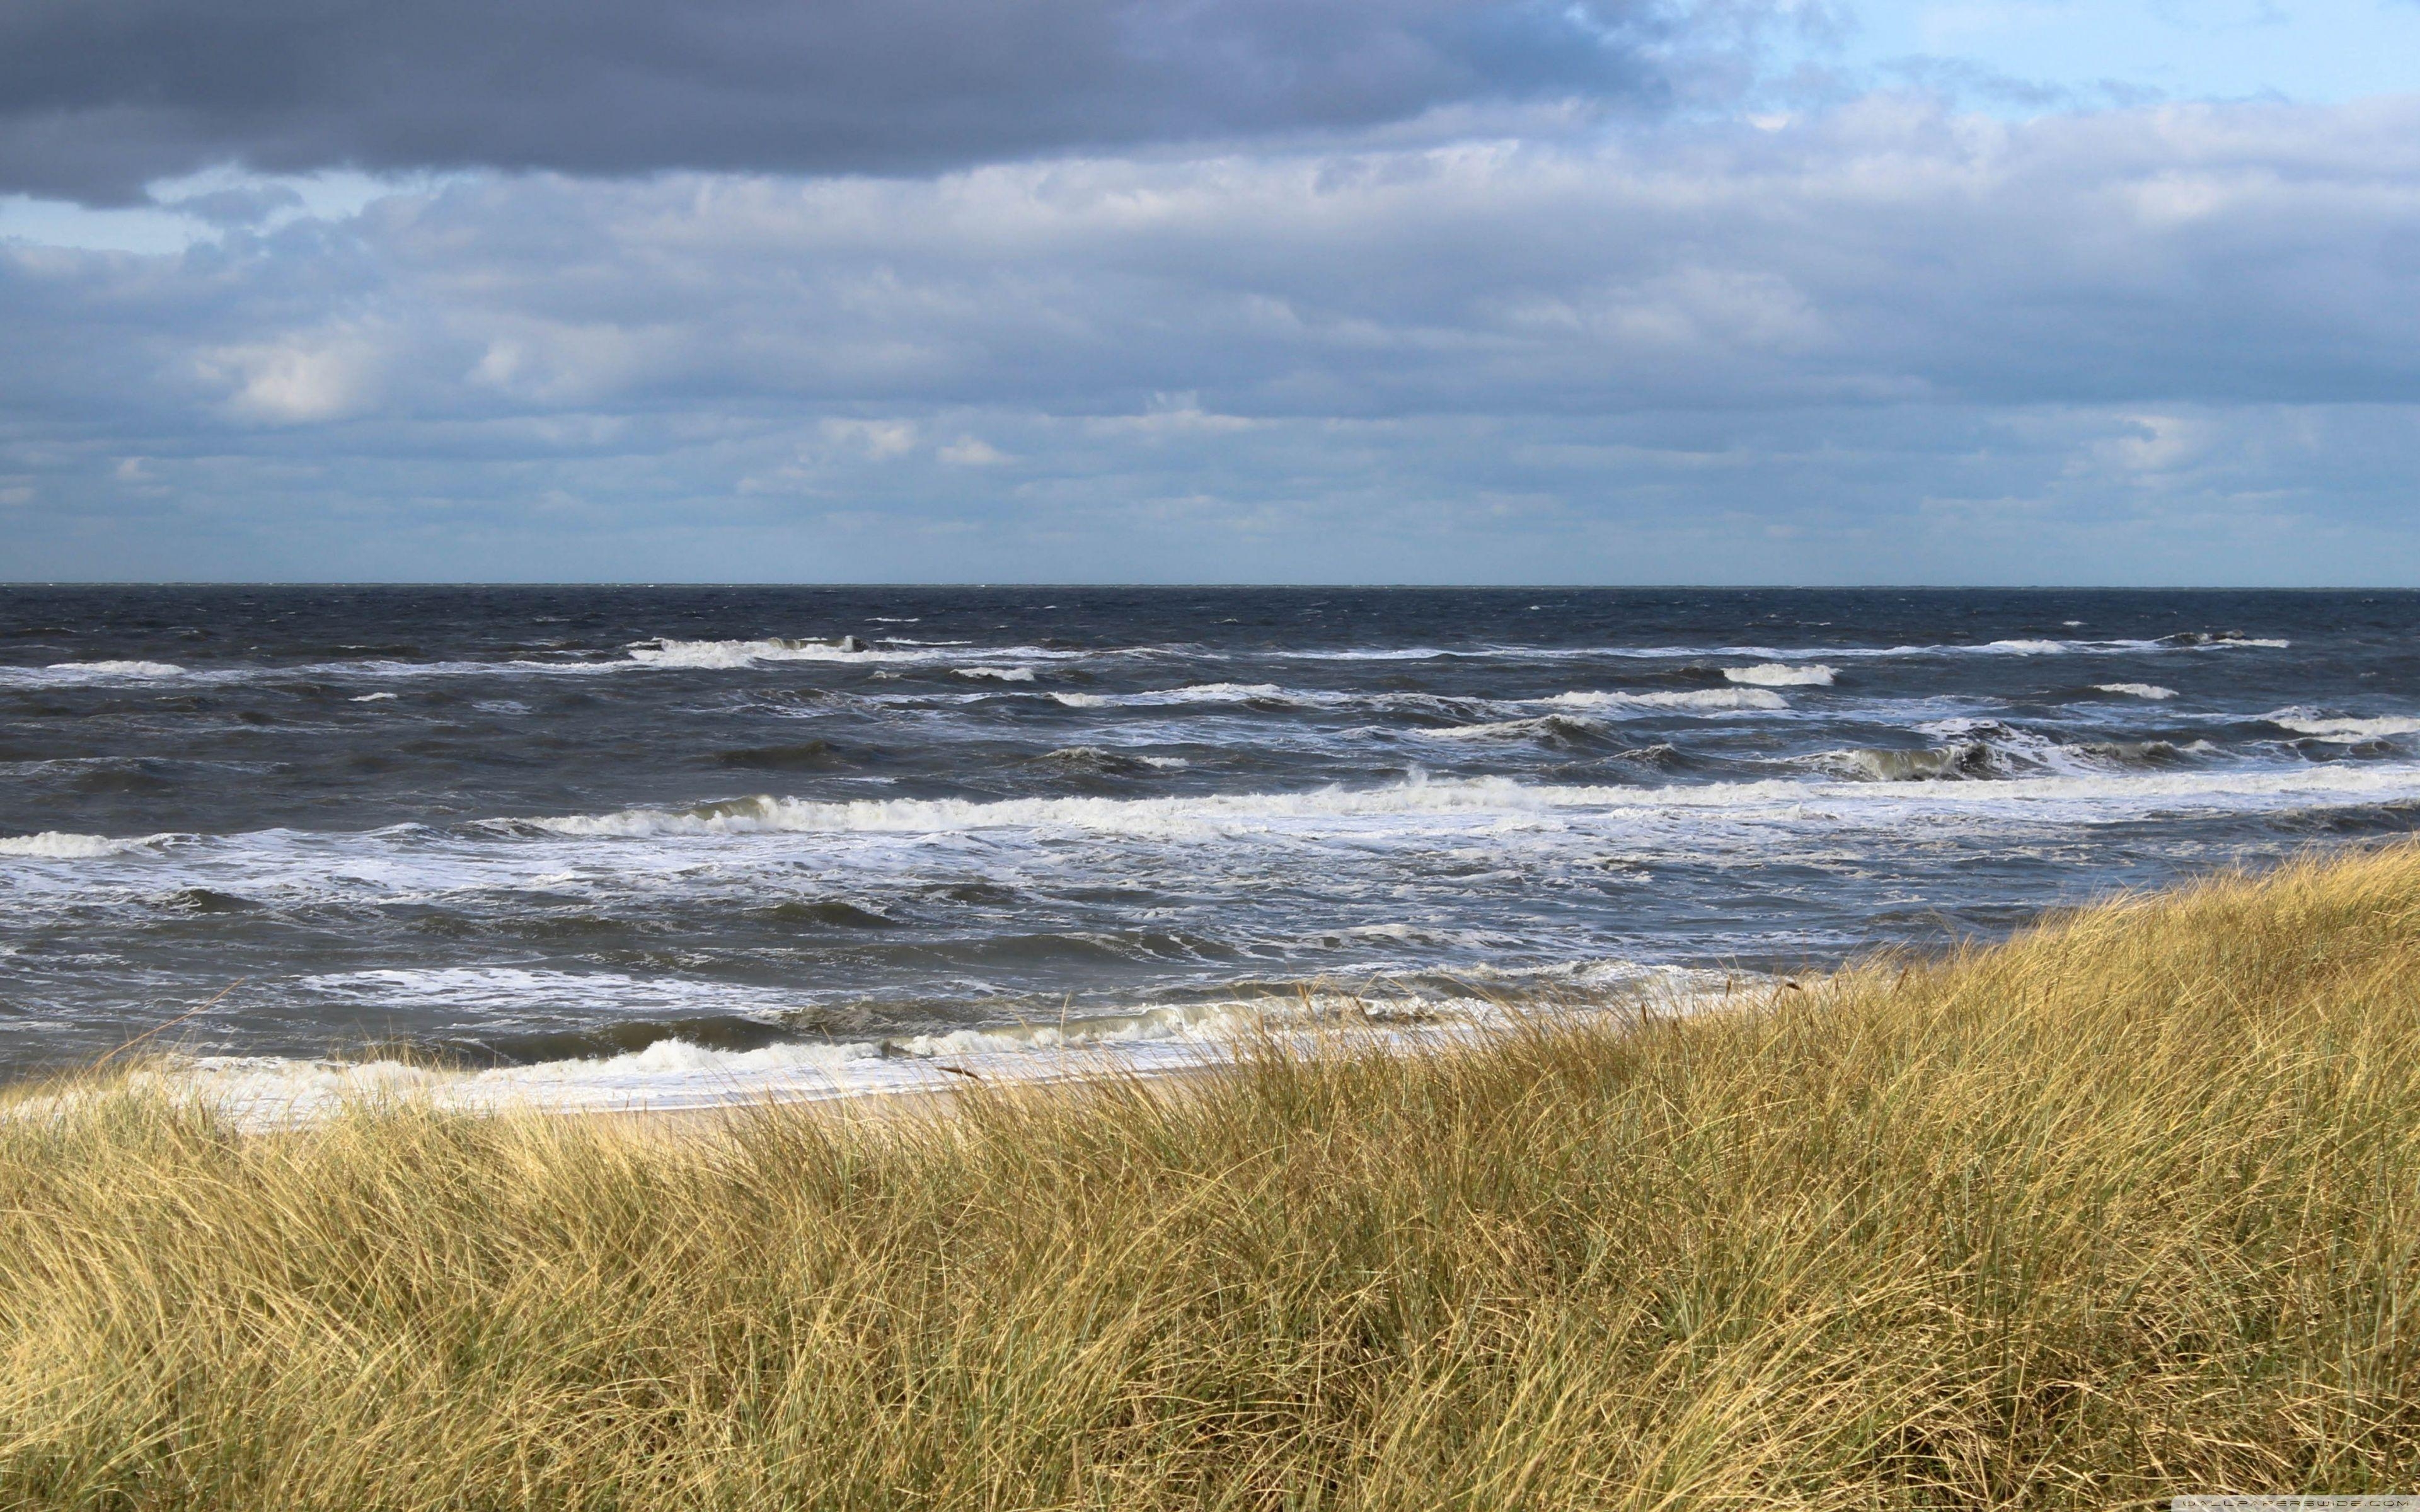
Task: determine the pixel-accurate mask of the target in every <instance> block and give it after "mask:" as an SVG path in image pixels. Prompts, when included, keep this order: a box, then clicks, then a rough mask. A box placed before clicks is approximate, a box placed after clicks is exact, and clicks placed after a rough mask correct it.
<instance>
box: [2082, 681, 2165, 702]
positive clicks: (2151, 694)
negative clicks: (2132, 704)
mask: <svg viewBox="0 0 2420 1512" xmlns="http://www.w3.org/2000/svg"><path fill="white" fill-rule="evenodd" d="M2092 686H2093V687H2094V688H2095V689H2097V690H2098V691H2100V692H2103V693H2123V694H2125V695H2126V696H2127V697H2128V698H2137V699H2151V700H2154V701H2157V700H2161V699H2172V698H2175V697H2176V696H2177V690H2176V689H2175V688H2173V687H2161V686H2160V685H2159V684H2157V683H2095V684H2093V685H2092Z"/></svg>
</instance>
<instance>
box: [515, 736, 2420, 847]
mask: <svg viewBox="0 0 2420 1512" xmlns="http://www.w3.org/2000/svg"><path fill="white" fill-rule="evenodd" d="M1961 744H1972V745H1982V744H1983V743H1982V742H1979V741H1976V742H1964V743H1961ZM1986 749H1987V750H1988V749H1989V748H1988V747H1986ZM1902 754H1909V753H1902ZM1944 760H1947V758H1945V759H1944ZM1952 789H1959V790H1962V791H1957V792H1953V791H1951V790H1952ZM1861 790H1863V791H1861ZM1870 792H1871V783H1870V779H1869V780H1868V781H1856V780H1851V781H1848V782H1840V783H1826V782H1822V781H1808V780H1806V779H1787V778H1770V779H1760V780H1755V781H1742V782H1703V783H1675V784H1671V785H1668V786H1663V787H1629V786H1606V785H1576V784H1558V783H1531V782H1521V781H1516V780H1513V779H1510V778H1502V777H1476V778H1428V777H1416V778H1414V779H1409V780H1406V781H1403V782H1398V783H1395V784H1392V785H1389V786H1386V787H1373V788H1346V787H1325V788H1318V789H1314V790H1311V791H1309V792H1303V793H1239V794H1224V795H1190V796H1185V797H1160V798H1107V797H1052V798H1000V799H988V800H979V799H962V798H891V799H873V798H865V799H857V800H854V801H846V802H815V801H811V800H807V799H799V798H784V797H774V796H771V795H758V796H754V797H746V798H735V799H730V800H727V801H724V802H720V803H709V804H701V805H698V806H696V807H693V808H689V809H626V810H618V811H615V812H612V813H604V814H594V815H568V816H562V817H551V818H535V819H517V820H506V821H491V822H490V823H491V824H500V825H504V826H506V827H507V828H509V829H510V830H512V831H513V832H518V833H531V834H537V835H561V836H567V837H597V838H617V839H638V838H649V837H658V836H666V837H680V836H693V837H716V836H746V835H775V834H794V835H809V834H923V835H930V834H943V833H966V832H971V831H981V830H992V829H1043V830H1062V831H1078V832H1089V833H1094V834H1100V835H1108V836H1121V837H1131V838H1139V839H1164V840H1194V839H1204V838H1215V837H1218V836H1221V835H1232V836H1240V835H1248V834H1285V833H1301V834H1306V835H1311V834H1319V833H1326V832H1327V831H1329V830H1330V828H1331V827H1332V826H1335V825H1343V826H1344V827H1347V828H1355V829H1357V828H1360V827H1363V825H1362V824H1361V822H1366V821H1371V820H1381V819H1389V818H1399V817H1402V818H1419V817H1437V818H1451V819H1460V818H1481V819H1505V818H1517V817H1520V816H1525V815H1526V816H1551V815H1555V814H1558V813H1568V814H1573V815H1578V814H1581V813H1585V812H1587V811H1590V810H1595V811H1608V810H1612V811H1622V812H1633V813H1643V812H1649V811H1682V810H1742V809H1758V808H1772V807H1781V808H1787V809H1796V808H1799V807H1800V806H1803V805H1805V804H1807V803H1810V802H1819V801H1823V802H1832V801H1837V802H1854V801H1857V800H1858V799H1860V798H1861V797H1863V796H1866V795H1868V794H1869V793H1870ZM2403 794H2420V769H2414V768H2412V767H2409V766H2403V765H2392V766H2373V765H2369V764H2359V765H2353V766H2347V765H2344V764H2334V763H2330V764H2312V765H2309V766H2303V767H2295V768H2292V769H2288V770H2283V771H2280V770H2273V769H2272V770H2237V771H2196V772H2157V773H2138V772H2125V773H2110V772H2107V771H2106V770H2101V771H2093V770H2088V769H2079V770H2072V771H2052V772H2043V771H2039V770H2037V771H2035V772H2032V773H2026V774H2023V775H2017V776H2010V777H2006V778H2003V779H1999V780H1995V781H1989V782H1970V783H1957V784H1950V785H1948V786H1947V787H1943V788H1941V789H1940V790H1939V791H1938V792H1937V793H1936V795H1935V799H1934V801H1950V802H1955V803H1957V804H1959V805H1960V806H1962V807H1965V806H1971V805H1976V804H1984V805H1992V804H2006V805H2010V806H2023V805H2027V804H2035V803H2042V802H2081V803H2087V804H2091V803H2102V802H2108V803H2117V804H2124V803H2127V802H2133V801H2144V802H2167V801H2187V802H2190V801H2193V800H2196V799H2198V800H2208V801H2220V800H2226V799H2232V798H2241V799H2247V800H2254V801H2255V802H2256V803H2259V802H2265V801H2266V800H2271V799H2277V798H2292V797H2299V796H2311V797H2319V798H2324V797H2329V796H2333V795H2360V796H2376V795H2403Z"/></svg>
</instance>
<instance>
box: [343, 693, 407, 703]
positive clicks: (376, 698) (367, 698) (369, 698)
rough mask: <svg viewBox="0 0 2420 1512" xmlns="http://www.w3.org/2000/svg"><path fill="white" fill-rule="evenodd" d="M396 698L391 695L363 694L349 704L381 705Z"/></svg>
mask: <svg viewBox="0 0 2420 1512" xmlns="http://www.w3.org/2000/svg"><path fill="white" fill-rule="evenodd" d="M395 697H396V695H395V694H393V693H364V694H363V695H362V696H361V697H359V698H356V699H353V700H351V701H350V702H355V703H382V702H386V701H387V700H389V699H392V698H395Z"/></svg>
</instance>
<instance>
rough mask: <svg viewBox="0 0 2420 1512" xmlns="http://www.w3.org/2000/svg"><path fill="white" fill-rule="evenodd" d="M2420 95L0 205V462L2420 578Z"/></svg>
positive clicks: (1470, 563)
mask: <svg viewBox="0 0 2420 1512" xmlns="http://www.w3.org/2000/svg"><path fill="white" fill-rule="evenodd" d="M2415 144H2420V101H2411V100H2404V101H2392V100H2389V101H2372V102H2368V103H2363V104H2354V105H2347V106H2338V107H2298V106H2290V105H2285V104H2277V103H2247V104H2231V105H2195V106H2162V107H2156V108H2137V109H2131V110H2124V111H2103V112H2098V113H2092V114H2086V115H2078V116H2054V117H2047V118H2043V119H2040V120H2035V121H2029V122H2022V123H2009V122H2001V121H1993V120H1990V119H1985V118H1979V117H1975V116H1962V115H1958V114H1954V113H1950V112H1947V111H1946V110H1944V109H1942V108H1941V107H1939V106H1938V105H1937V104H1930V103H1926V102H1924V101H1922V100H1910V99H1900V98H1891V97H1877V98H1873V99H1869V100H1864V101H1862V102H1859V103H1856V104H1854V105H1852V106H1848V107H1843V108H1840V109H1837V110H1832V111H1827V112H1821V113H1816V114H1811V115H1806V116H1797V117H1792V118H1788V119H1775V120H1767V121H1765V122H1764V123H1763V124H1761V125H1750V124H1745V123H1725V122H1719V121H1715V122H1703V121H1686V120H1683V121H1672V122H1668V123H1666V124H1663V125H1661V126H1657V127H1655V128H1653V129H1652V130H1645V129H1639V130H1629V131H1621V132H1609V133H1600V134H1595V135H1589V136H1582V137H1579V138H1575V139H1567V140H1559V141H1555V142H1550V143H1541V142H1534V141H1522V140H1517V139H1472V140H1467V141H1460V142H1453V143H1448V144H1442V145H1439V144H1424V145H1417V146H1412V145H1405V146H1398V147H1366V146H1365V147H1357V148H1355V149H1352V150H1320V149H1313V148H1310V147H1295V148H1294V149H1291V150H1286V151H1276V150H1270V149H1262V150H1255V151H1249V152H1246V151H1241V150H1222V151H1217V152H1206V153H1189V154H1167V155H1162V154H1157V153H1154V154H1150V155H1100V156H1092V157H1075V158H1061V159H1056V160H1052V161H1048V162H1030V163H1008V164H997V165H991V166H985V167H980V168H975V169H969V170H965V171H961V172H956V173H951V174H946V175H941V176H939V177H931V178H923V179H873V178H861V177H845V178H805V179H802V178H798V177H787V176H779V175H765V174H752V175H733V174H703V173H691V174H676V175H663V176H658V177H652V178H647V179H644V180H595V179H585V178H579V177H563V176H556V175H531V176H517V177H504V176H483V177H473V178H469V179H465V180H462V181H458V182H451V183H445V184H440V185H436V186H433V187H429V188H427V189H424V190H419V191H415V192H412V193H397V194H393V195H390V196H388V197H386V198H383V199H380V200H379V201H377V202H375V203H373V204H371V205H369V206H368V207H367V208H365V209H363V210H362V211H361V212H360V213H359V214H357V215H352V216H349V217H342V218H334V219H322V218H309V217H306V218H303V219H300V220H295V221H292V222H290V223H284V224H278V225H277V226H275V227H274V228H272V229H269V230H251V229H245V228H242V227H237V228H233V229H230V230H228V231H226V232H225V233H224V234H222V235H221V236H219V237H218V238H216V239H212V240H209V241H207V242H204V243H202V244H198V245H196V246H194V248H192V249H191V250H189V251H187V252H185V253H183V254H182V255H176V256H137V255H126V254H106V253H77V252H70V251H67V250H62V249H56V248H41V247H35V246H29V245H23V244H19V245H13V246H10V245H0V347H6V348H7V349H8V350H9V351H10V352H11V353H12V354H17V355H16V356H15V357H14V360H12V362H11V363H9V364H5V365H0V478H5V479H6V480H8V485H7V486H8V487H10V488H11V489H24V490H29V492H28V493H27V495H26V499H27V501H26V502H23V503H20V504H18V505H17V506H15V509H14V514H13V516H12V547H13V548H14V550H15V551H16V552H17V553H18V560H19V562H20V563H23V565H22V566H21V567H19V568H17V569H15V570H20V571H24V572H39V573H44V574H50V575H59V574H70V575H72V574H75V573H77V572H80V571H92V570H96V569H97V568H106V569H107V570H108V571H109V572H110V573H112V574H115V573H119V572H135V573H137V574H138V575H139V573H140V572H141V571H142V570H144V569H143V568H142V567H141V566H140V565H139V564H138V563H136V561H135V558H136V556H138V555H139V553H140V552H141V551H143V550H151V549H155V548H156V549H157V550H158V551H159V552H160V553H162V561H163V563H168V565H166V566H163V567H157V568H154V569H152V570H155V571H166V572H169V573H170V574H172V575H194V574H197V573H198V574H205V575H207V573H208V572H210V571H218V570H222V569H218V568H213V567H211V566H210V563H211V562H213V561H218V562H224V563H225V567H224V569H223V570H224V571H225V573H226V574H227V575H234V576H244V575H256V574H258V573H261V572H271V571H278V570H290V571H293V572H298V573H301V574H302V575H304V576H318V577H331V576H334V577H343V576H358V575H368V576H397V575H400V576H421V577H430V576H436V577H444V576H458V575H461V574H462V573H464V572H475V573H478V574H481V575H489V576H513V575H517V574H516V573H515V572H514V571H511V570H506V568H507V567H508V566H509V565H511V564H516V563H525V564H526V570H525V571H521V572H520V573H519V574H518V575H522V576H535V577H547V576H557V577H561V576H582V575H590V574H601V575H604V576H644V577H674V576H701V577H718V576H720V577H733V576H737V577H762V576H768V575H769V576H782V575H786V574H798V575H803V576H810V577H815V576H825V577H829V576H841V577H859V578H884V577H930V576H935V575H940V576H953V575H964V576H974V577H984V578H1007V577H1014V576H1033V577H1049V576H1053V575H1054V573H1055V574H1056V575H1058V576H1106V577H1152V576H1167V575H1171V571H1172V572H1173V575H1176V576H1192V577H1200V576H1213V577H1233V578H1251V577H1268V576H1296V577H1326V578H1331V579H1332V578H1341V577H1371V576H1378V577H1393V578H1422V577H1455V576H1479V577H1509V578H1525V577H1526V578H1531V579H1538V578H1565V579H1567V578H1572V577H1590V578H1607V577H1610V578H1629V579H1634V580H1636V579H1641V578H1646V579H1661V580H1676V579H1706V580H1717V579H1720V580H1740V579H1760V578H1761V579H1776V578H1781V579H1834V580H1838V579H1843V578H1846V579H1859V578H1864V579H1876V578H1883V579H1902V580H1904V579H1911V578H1916V579H1922V578H1931V579H1958V578H1967V579H1975V578H1983V579H1998V580H2007V579H2009V578H2011V577H2014V578H2020V579H2023V578H2036V579H2065V580H2077V579H2095V578H2098V579H2108V578H2111V577H2118V578H2136V579H2155V580H2178V579H2193V578H2196V577H2198V578H2201V579H2205V580H2208V579H2213V578H2216V579H2228V578H2233V579H2271V580H2280V579H2282V580H2314V579H2326V578H2327V577H2329V576H2330V575H2331V570H2332V569H2331V565H2330V564H2331V563H2334V564H2335V565H2334V568H2333V573H2334V575H2335V576H2338V577H2341V576H2343V575H2344V572H2345V566H2344V564H2345V563H2358V564H2359V565H2360V567H2361V571H2362V574H2363V575H2375V574H2387V575H2401V576H2403V577H2406V578H2413V577H2420V537H2415V532H2414V528H2413V526H2412V523H2411V517H2410V508H2409V500H2408V495H2407V490H2406V485H2405V483H2404V480H2405V479H2406V478H2408V477H2409V475H2410V472H2411V464H2412V458H2413V457H2414V455H2420V418H2416V417H2420V306H2415V305H2414V304H2413V302H2412V301H2411V300H2410V298H2409V297H2408V295H2409V290H2410V287H2411V286H2412V280H2413V279H2414V278H2415V277H2420V146H2415ZM127 456H140V457H143V458H145V459H146V460H145V462H144V464H143V467H144V471H145V473H146V475H147V480H148V481H147V482H145V484H144V485H143V486H142V487H140V488H138V487H136V486H134V485H133V484H132V482H130V481H128V480H124V479H118V478H115V477H113V476H111V470H112V469H113V468H114V467H115V466H116V462H117V460H118V459H120V458H123V457H127ZM97 530H103V531H105V533H107V534H110V535H112V536H114V537H115V538H116V539H118V540H120V541H133V542H136V543H138V544H137V546H136V547H135V548H132V549H131V550H130V549H129V548H125V547H123V546H120V547H118V548H115V549H114V550H113V551H110V552H101V551H99V550H97V549H96V548H93V547H92V546H91V545H90V544H89V543H90V541H91V540H92V539H93V534H92V532H95V531H97ZM79 543H84V544H79ZM212 543H218V544H217V545H213V544H212ZM936 543H941V544H938V545H937V544H936ZM213 550H217V551H220V552H222V553H223V554H222V555H221V556H220V557H217V558H213V557H211V556H210V552H211V551H213ZM245 563H251V565H250V566H249V567H247V566H246V565H244V564H245ZM281 563H293V564H296V565H292V566H290V567H281V566H280V564H281ZM1052 563H1058V566H1057V567H1055V568H1054V567H1053V565H1052ZM1171 563H1172V564H1174V566H1173V567H1172V568H1171V566H1169V565H1168V564H1171ZM500 564H502V565H500Z"/></svg>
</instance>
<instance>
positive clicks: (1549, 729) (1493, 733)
mask: <svg viewBox="0 0 2420 1512" xmlns="http://www.w3.org/2000/svg"><path fill="white" fill-rule="evenodd" d="M1597 729H1598V726H1597V724H1596V722H1595V721H1594V720H1592V719H1586V718H1579V717H1574V716H1572V715H1567V714H1549V715H1546V716H1544V717H1541V718H1536V719H1497V720H1495V721H1492V722H1490V723H1486V724H1456V725H1447V726H1445V727H1444V728H1442V729H1437V730H1429V731H1423V732H1422V733H1424V734H1428V735H1431V736H1434V737H1435V738H1437V739H1441V740H1552V739H1558V738H1564V739H1568V738H1569V737H1571V736H1573V735H1584V734H1590V733H1594V732H1595V731H1596V730H1597Z"/></svg>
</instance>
